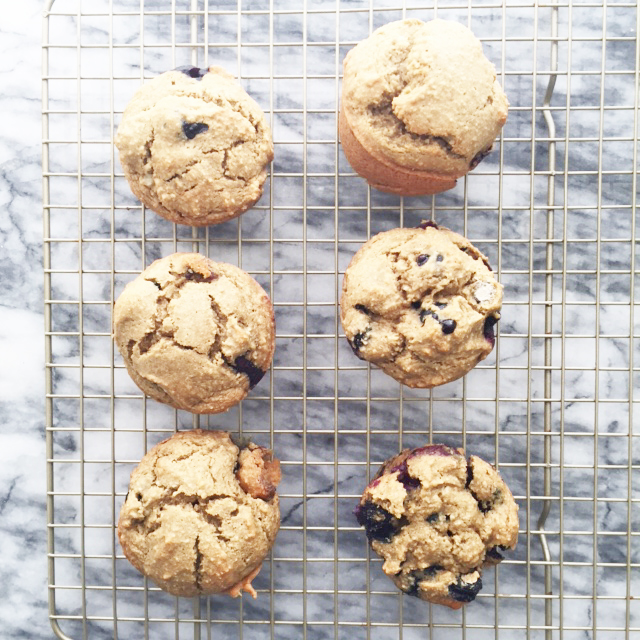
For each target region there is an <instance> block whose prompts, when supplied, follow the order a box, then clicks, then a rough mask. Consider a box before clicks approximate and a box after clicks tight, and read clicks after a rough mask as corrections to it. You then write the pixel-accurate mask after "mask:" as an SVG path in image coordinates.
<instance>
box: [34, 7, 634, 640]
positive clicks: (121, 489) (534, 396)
mask: <svg viewBox="0 0 640 640" xmlns="http://www.w3.org/2000/svg"><path fill="white" fill-rule="evenodd" d="M436 16H437V17H441V18H448V19H453V20H459V21H461V22H463V23H464V24H467V25H468V26H470V27H471V28H472V30H473V31H474V32H475V33H476V35H477V36H478V37H479V38H480V39H481V40H482V41H483V45H484V49H485V52H486V54H487V55H488V56H489V57H490V59H491V60H492V61H493V62H494V63H495V65H496V68H497V71H498V76H499V79H500V81H501V83H502V84H503V86H504V88H505V90H506V93H507V95H508V96H509V99H510V102H511V110H510V114H509V121H508V123H507V125H506V127H505V129H504V131H503V135H502V137H501V139H500V140H499V143H498V144H497V145H496V150H495V151H494V153H493V154H492V155H491V156H490V157H489V158H488V159H487V160H486V161H485V162H484V163H483V164H482V165H481V166H480V167H479V168H478V169H477V170H475V171H474V172H473V173H472V174H471V175H470V176H469V177H468V178H466V179H464V180H461V181H460V183H459V185H458V186H457V187H456V189H454V190H453V191H450V192H447V193H445V194H441V195H439V196H437V197H434V198H431V197H429V198H411V199H409V198H406V199H404V200H402V199H399V198H395V197H392V196H388V195H384V194H381V193H377V192H375V191H370V190H369V189H368V188H367V187H366V185H365V184H364V181H363V180H362V179H360V178H359V177H357V176H356V175H355V174H354V173H353V172H352V171H351V169H350V167H349V165H348V164H347V163H346V162H345V160H344V157H343V155H342V152H341V149H340V146H339V144H338V143H337V130H336V123H337V119H336V113H337V109H338V102H339V94H340V74H341V68H342V60H343V58H344V55H345V53H346V52H347V51H348V50H349V49H350V48H351V47H352V46H353V45H355V44H356V43H357V42H358V41H359V40H361V39H362V38H364V37H366V36H367V35H368V34H369V33H370V32H371V30H372V29H374V28H376V27H378V26H380V25H382V24H384V23H386V22H389V21H391V20H396V19H400V18H403V17H420V18H422V19H425V20H426V19H430V18H432V17H436ZM639 21H640V13H639V12H638V9H637V6H636V4H635V3H631V2H606V1H605V2H604V3H603V4H602V3H599V2H571V0H562V1H560V0H559V1H557V2H553V1H549V2H538V3H533V2H527V1H519V0H514V1H511V0H509V1H503V2H502V3H500V2H493V1H492V0H469V1H468V2H467V3H461V2H458V1H457V0H448V1H441V2H437V3H436V4H433V2H426V3H420V2H415V1H413V0H406V1H405V2H401V1H400V0H380V1H378V0H370V1H369V0H351V1H342V2H338V0H307V1H306V2H304V0H237V1H236V0H233V1H232V0H221V1H220V2H213V1H207V0H166V1H160V0H154V1H145V0H92V1H91V2H89V1H88V0H85V1H84V2H81V1H80V0H75V1H74V0H57V1H56V2H55V3H54V2H53V0H51V1H50V2H49V3H48V5H47V7H46V9H45V14H44V31H43V85H42V86H43V193H44V274H45V298H46V299H45V320H46V332H45V342H46V382H47V385H46V438H47V464H48V494H47V514H48V565H49V581H50V582H49V615H50V619H51V622H52V625H53V629H54V631H55V633H56V634H57V635H58V637H61V638H91V639H98V638H126V639H129V638H154V639H155V638H178V637H179V638H244V637H246V638H267V637H269V638H289V637H291V638H299V637H302V638H349V639H350V640H351V639H356V638H374V639H378V638H380V639H387V638H443V637H446V638H449V637H452V636H455V637H463V638H465V637H472V638H474V639H476V638H489V637H491V638H498V637H501V638H522V637H527V638H532V637H533V638H542V637H544V638H545V639H551V638H572V639H573V638H595V637H600V638H627V639H628V638H632V637H637V636H638V634H639V633H640V610H639V605H638V600H637V598H638V596H640V570H639V568H640V545H639V544H638V543H639V533H638V531H639V530H640V508H639V507H638V502H640V473H638V469H639V467H640V454H639V452H638V437H639V435H640V430H639V428H638V425H639V424H640V423H639V421H638V419H637V415H638V411H637V408H636V407H635V403H637V402H638V392H637V388H638V384H637V382H638V379H639V368H638V366H637V362H638V360H637V357H636V355H637V352H638V347H639V343H638V331H639V328H638V318H637V315H634V311H635V304H636V298H635V290H636V287H637V279H636V278H635V275H636V262H635V256H636V245H635V238H636V219H635V215H634V213H635V206H636V194H637V167H638V165H637V155H638V78H639V73H638V69H639V63H638V58H639V53H638V51H639V49H638V41H637V39H636V35H637V32H638V23H639ZM212 63H215V64H219V65H222V66H224V67H226V68H227V69H228V70H229V71H231V72H232V73H234V74H235V75H236V76H237V77H238V78H239V79H240V82H241V83H242V84H243V85H244V87H245V88H246V89H247V91H248V92H249V93H250V94H251V95H252V96H253V97H254V98H255V99H256V100H257V101H258V102H259V103H260V105H261V106H262V108H263V109H264V110H265V113H266V114H267V117H268V118H269V120H270V121H271V124H272V127H273V134H274V142H275V161H274V163H273V165H272V166H271V170H270V176H269V181H268V185H267V189H266V192H265V195H264V196H263V198H262V199H261V200H260V202H259V203H258V205H257V206H256V207H254V208H253V209H252V210H251V211H249V212H247V213H246V214H244V215H243V216H241V217H240V218H239V219H237V220H234V221H231V222H228V223H225V224H222V225H218V226H215V227H210V228H207V229H195V230H194V229H191V228H189V227H185V226H173V225H171V224H169V223H168V222H166V221H164V220H162V219H160V218H159V217H158V216H156V215H155V214H154V213H152V212H148V211H145V210H144V209H143V208H142V207H141V206H140V204H139V203H138V202H137V201H136V200H135V198H134V197H133V196H132V195H131V193H130V190H129V188H128V186H127V184H126V182H125V180H124V178H123V175H122V171H121V168H120V166H119V164H118V161H117V157H116V155H115V153H114V148H113V145H112V140H113V132H114V130H115V128H116V127H117V124H118V122H119V119H120V115H121V113H122V109H123V108H124V106H125V104H126V103H127V101H128V99H129V98H130V97H131V95H132V94H133V92H134V91H135V90H136V88H137V87H138V86H139V85H140V84H141V83H142V82H143V81H145V80H147V79H149V78H151V77H153V76H155V75H157V74H159V73H161V72H163V71H165V70H167V69H170V68H173V67H175V66H178V65H181V64H195V65H198V66H206V65H207V64H212ZM422 218H432V219H435V220H437V221H438V222H439V223H442V224H444V225H446V226H449V227H451V228H453V229H455V230H457V231H460V232H461V233H464V234H465V235H467V236H468V237H469V238H470V239H471V240H472V241H473V242H474V243H476V244H477V245H479V246H480V247H481V248H482V249H483V250H484V251H485V252H486V253H487V254H488V255H489V256H490V259H491V261H492V264H493V265H494V268H495V270H496V272H497V274H498V276H499V278H500V280H501V281H502V282H503V284H504V285H505V296H504V297H505V303H504V307H503V320H502V322H501V323H500V336H499V340H498V342H497V345H496V348H495V350H494V353H493V354H492V355H491V356H490V358H488V359H487V360H486V361H484V362H483V363H481V365H480V366H478V367H476V369H474V370H473V371H472V372H471V373H470V374H469V375H468V376H466V378H465V379H464V380H462V381H457V382H455V383H451V384H448V385H445V386H444V387H440V388H437V389H434V390H433V391H432V392H429V391H420V390H411V389H406V388H402V387H401V386H400V385H398V384H396V383H395V382H393V381H392V380H391V379H390V378H387V377H386V376H384V374H382V373H381V372H379V371H377V370H375V368H374V369H371V368H370V367H368V366H367V365H366V364H365V363H362V362H360V361H359V360H357V359H356V358H355V357H354V356H353V354H352V353H351V351H350V349H349V347H348V345H347V342H346V340H345V339H344V336H343V335H342V334H341V327H340V323H339V320H338V314H337V307H336V304H337V291H338V290H339V287H340V285H341V280H342V274H343V272H344V269H345V267H346V265H347V264H348V261H349V259H350V257H351V255H353V253H354V252H355V251H356V250H357V248H358V247H359V246H360V245H361V244H362V243H363V242H364V241H365V240H366V239H367V238H369V237H370V236H371V235H372V234H374V233H377V232H379V231H381V230H384V229H389V228H393V227H396V226H412V225H416V224H418V223H419V221H420V220H421V219H422ZM176 250H187V251H191V250H195V251H200V252H202V253H206V254H208V255H210V256H211V257H214V258H216V259H221V260H226V261H229V262H233V263H235V264H239V265H240V266H242V267H243V268H244V269H246V270H247V271H249V272H250V273H251V274H253V275H254V277H256V278H257V279H258V280H259V281H260V282H261V284H262V285H263V286H264V287H265V288H266V289H267V291H269V292H270V294H271V297H272V299H273V302H274V305H275V309H276V319H277V347H276V355H275V360H274V366H273V368H272V371H271V372H270V374H269V375H267V376H266V377H265V379H264V380H263V381H262V382H261V383H260V385H259V386H258V387H257V388H256V389H255V390H254V391H253V392H252V393H251V395H250V396H249V398H248V399H247V400H245V401H244V402H243V403H242V405H241V406H239V407H237V408H235V409H233V410H231V411H229V412H228V413H226V414H224V415H218V416H210V417H197V416H195V417H194V416H192V415H190V414H187V413H184V412H176V411H174V410H172V409H169V408H168V407H165V406H161V405H159V404H158V403H155V402H153V401H151V400H146V399H145V398H144V397H142V395H141V394H140V392H139V391H138V389H137V388H136V387H135V386H134V385H133V383H132V382H131V381H130V380H129V378H128V376H127V374H126V371H125V370H124V368H123V363H122V361H121V359H120V357H119V355H118V354H117V352H114V348H113V345H112V342H111V337H110V333H111V310H112V303H113V300H114V299H115V298H116V297H117V295H118V294H119V292H120V291H121V290H122V288H123V286H124V284H125V283H126V282H128V281H130V280H131V279H133V277H135V275H136V274H137V273H139V272H140V271H141V270H142V269H143V268H144V267H145V266H147V265H148V264H149V263H150V262H151V261H153V260H154V259H156V258H158V257H160V256H163V255H167V254H169V253H172V252H174V251H176ZM372 277H375V274H372ZM634 410H635V415H634ZM198 425H199V426H203V427H205V428H207V427H210V428H224V429H229V430H231V431H242V432H244V433H245V434H248V435H250V436H251V437H252V438H254V439H255V440H257V441H258V442H260V443H261V444H265V445H269V446H272V447H273V448H274V450H275V452H276V454H277V455H278V457H279V458H280V459H281V461H282V468H283V474H284V477H283V482H282V485H281V487H280V491H279V493H280V495H281V504H282V529H281V531H280V533H279V536H278V539H277V542H276V545H275V547H274V550H273V553H272V556H271V558H270V560H269V561H268V562H265V565H264V567H263V570H262V572H261V574H260V576H259V577H258V579H257V580H256V581H255V585H256V587H257V588H258V591H259V598H258V600H256V601H252V600H250V599H248V598H245V599H244V600H231V599H228V598H221V597H212V598H196V599H193V600H187V599H176V598H173V597H171V596H169V595H167V594H165V593H163V592H162V591H160V590H158V589H157V588H155V587H154V586H153V585H152V584H150V583H149V582H147V581H146V580H144V579H143V578H142V577H141V576H140V575H139V574H138V573H137V572H136V571H135V570H133V569H132V568H131V567H130V566H129V564H128V563H127V561H126V560H125V559H124V557H123V555H122V552H121V549H120V547H119V545H118V543H117V537H116V532H115V522H116V521H117V515H118V511H119V508H120V505H121V504H122V501H123V499H124V496H125V493H126V490H127V484H128V478H129V474H130V472H131V470H132V468H133V467H134V466H135V465H136V464H137V462H138V461H139V459H140V458H141V457H142V455H143V454H144V452H145V451H146V450H147V449H148V448H150V447H151V446H153V445H154V444H155V443H157V442H158V441H159V440H161V439H164V438H165V437H167V436H168V435H169V434H171V433H172V432H173V431H174V430H176V429H188V428H191V427H193V426H198ZM425 441H436V442H446V443H448V444H452V445H456V446H463V447H465V448H466V449H467V450H468V451H469V452H474V453H478V454H479V455H482V456H483V457H485V458H486V459H488V460H491V461H492V462H495V463H496V465H497V466H498V468H499V469H500V471H501V473H502V474H503V476H504V477H505V478H506V480H507V481H508V483H509V484H510V486H511V487H512V489H513V491H514V494H515V496H516V499H517V501H518V503H519V505H520V528H521V534H520V541H519V545H518V548H517V550H516V551H515V552H514V553H512V554H510V555H509V558H508V559H507V560H505V562H503V563H502V564H501V565H500V566H499V567H498V568H496V569H495V570H490V571H487V572H486V574H485V578H484V583H485V586H484V589H483V591H482V592H481V594H480V595H479V597H478V598H477V600H476V601H475V602H474V603H473V604H471V605H469V606H467V607H465V608H464V609H463V610H462V611H460V612H453V611H449V610H447V609H444V608H442V607H437V606H434V607H432V606H429V605H428V604H427V603H424V602H421V601H418V600H416V599H414V598H407V597H405V596H402V595H401V594H400V593H399V592H398V591H397V590H396V589H395V588H394V587H393V585H392V584H391V582H390V581H389V580H388V579H387V578H386V577H385V576H384V575H383V574H382V571H381V569H380V562H379V560H378V559H377V558H376V557H375V556H373V555H371V554H370V553H369V550H368V547H367V543H366V539H365V536H364V534H363V533H362V531H361V530H359V529H358V527H357V525H356V523H355V521H354V518H353V515H352V510H353V507H354V505H355V503H356V501H357V498H358V496H359V494H360V492H361V491H362V489H363V487H364V486H365V484H366V482H367V480H368V478H369V477H370V476H371V474H372V473H373V472H374V471H375V469H376V467H377V465H378V464H379V463H380V462H381V461H382V460H383V459H385V458H387V457H388V456H390V455H391V454H393V453H395V452H396V451H398V450H399V449H401V448H402V447H404V446H416V445H419V444H424V442H425ZM634 445H635V449H634ZM634 598H635V599H634Z"/></svg>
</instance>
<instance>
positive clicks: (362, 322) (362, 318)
mask: <svg viewBox="0 0 640 640" xmlns="http://www.w3.org/2000/svg"><path fill="white" fill-rule="evenodd" d="M501 304H502V285H500V284H499V283H498V282H496V280H495V278H494V276H493V273H492V271H491V267H490V266H489V262H488V260H487V258H486V257H485V256H484V255H482V253H480V251H478V250H477V249H476V248H475V247H474V246H473V245H472V244H471V243H470V242H469V241H468V240H467V239H466V238H463V237H462V236H460V235H458V234H457V233H454V232H453V231H450V230H449V229H445V228H444V227H438V226H437V225H436V224H435V223H433V222H430V221H428V222H424V223H422V225H420V227H418V228H416V229H392V230H391V231H385V232H383V233H379V234H378V235H376V236H374V237H373V238H371V239H370V240H369V241H368V242H366V243H365V244H364V245H363V246H362V247H361V248H360V249H359V251H358V252H357V253H356V254H355V256H354V257H353V259H352V260H351V263H350V264H349V266H348V268H347V270H346V272H345V274H344V280H343V283H342V297H341V299H340V318H341V320H342V327H343V328H344V332H345V334H346V337H347V340H349V343H350V345H351V348H352V349H353V352H354V353H355V354H356V356H358V357H359V358H360V359H362V360H367V361H368V362H372V363H373V364H376V365H378V366H379V367H380V368H381V369H382V370H383V371H384V372H385V373H387V374H388V375H390V376H392V377H393V378H395V379H396V380H398V381H399V382H401V383H402V384H405V385H407V386H409V387H420V388H431V387H435V386H438V385H441V384H445V383H446V382H450V381H452V380H456V379H457V378H460V377H461V376H463V375H465V374H466V373H467V372H468V371H470V370H471V369H472V368H473V367H475V365H476V364H477V363H478V362H480V361H481V360H483V359H484V358H486V357H487V356H488V355H489V353H490V352H491V350H492V349H493V345H494V342H495V335H494V325H495V324H496V322H497V321H498V319H499V318H500V313H499V311H500V306H501Z"/></svg>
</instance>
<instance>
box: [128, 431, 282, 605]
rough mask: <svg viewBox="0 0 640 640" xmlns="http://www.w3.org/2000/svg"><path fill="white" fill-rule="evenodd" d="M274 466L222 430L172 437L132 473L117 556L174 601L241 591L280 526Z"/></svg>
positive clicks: (260, 451)
mask: <svg viewBox="0 0 640 640" xmlns="http://www.w3.org/2000/svg"><path fill="white" fill-rule="evenodd" d="M279 482H280V463H279V462H278V460H276V459H274V458H273V455H272V454H271V451H270V450H269V449H265V448H263V447H259V446H257V445H255V444H253V443H250V442H249V443H244V444H243V445H242V446H240V447H238V446H236V445H235V444H234V443H233V441H232V439H231V437H230V436H229V434H228V433H226V432H224V431H202V430H200V429H195V430H193V431H185V432H180V433H176V434H175V435H174V436H172V437H171V438H169V439H167V440H165V441H163V442H161V443H160V444H158V445H156V446H155V447H154V448H153V449H151V451H149V452H148V453H147V454H146V455H145V456H144V458H142V460H141V461H140V464H139V465H138V466H137V467H136V468H135V469H134V470H133V473H132V474H131V482H130V484H129V491H128V493H127V497H126V499H125V501H124V505H123V506H122V510H121V511H120V519H119V522H118V538H119V540H120V544H121V546H122V550H123V551H124V555H125V556H126V558H127V559H128V560H129V562H131V564H132V565H133V566H134V567H135V568H136V569H137V570H138V571H140V572H141V573H142V574H144V575H145V576H147V577H149V578H151V579H152V580H153V581H154V582H155V583H156V584H157V585H158V586H159V587H160V588H161V589H164V590H165V591H168V592H169V593H171V594H173V595H176V596H199V595H206V594H211V593H226V594H228V595H231V596H233V597H237V596H239V595H241V592H242V591H243V590H244V591H247V592H248V593H250V594H251V595H252V596H253V597H254V598H255V597H256V595H257V594H256V592H255V590H254V589H253V587H252V586H251V581H252V580H253V579H254V578H255V577H256V575H258V572H259V571H260V567H261V566H262V561H263V560H264V558H265V556H266V555H267V554H268V553H269V550H270V549H271V547H272V546H273V543H274V540H275V537H276V534H277V533H278V529H279V527H280V508H279V504H278V496H277V494H276V487H277V485H278V483H279Z"/></svg>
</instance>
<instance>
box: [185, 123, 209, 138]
mask: <svg viewBox="0 0 640 640" xmlns="http://www.w3.org/2000/svg"><path fill="white" fill-rule="evenodd" d="M208 129H209V125H208V124H205V123H204V122H183V123H182V133H184V135H185V136H186V137H187V138H189V140H193V139H194V138H195V137H196V136H197V135H198V134H199V133H202V132H203V131H207V130H208Z"/></svg>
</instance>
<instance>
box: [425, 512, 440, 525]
mask: <svg viewBox="0 0 640 640" xmlns="http://www.w3.org/2000/svg"><path fill="white" fill-rule="evenodd" d="M438 520H440V514H439V513H432V514H431V515H430V516H427V522H428V523H429V524H435V523H436V522H438Z"/></svg>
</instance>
